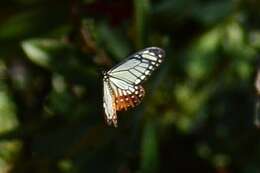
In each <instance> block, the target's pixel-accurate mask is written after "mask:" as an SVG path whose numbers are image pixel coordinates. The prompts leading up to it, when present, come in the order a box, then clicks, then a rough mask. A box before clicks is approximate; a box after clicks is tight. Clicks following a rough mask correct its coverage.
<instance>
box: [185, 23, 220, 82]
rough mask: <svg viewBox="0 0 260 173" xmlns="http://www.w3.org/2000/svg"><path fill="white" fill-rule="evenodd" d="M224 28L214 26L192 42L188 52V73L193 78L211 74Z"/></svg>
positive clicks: (199, 78) (205, 76) (201, 77)
mask: <svg viewBox="0 0 260 173" xmlns="http://www.w3.org/2000/svg"><path fill="white" fill-rule="evenodd" d="M221 38H222V30H221V29H220V28H218V27H217V28H214V29H212V30H211V31H209V32H207V33H205V34H204V35H202V36H201V37H200V38H199V39H198V40H197V41H196V42H194V43H193V44H192V47H191V48H190V50H189V52H188V55H187V56H188V58H189V61H188V63H187V73H188V75H189V77H190V78H191V79H193V80H201V79H203V78H204V79H205V78H207V77H209V76H210V74H211V73H212V72H213V71H214V65H216V62H217V58H218V57H217V55H216V54H215V52H216V51H217V49H218V46H219V45H220V41H221Z"/></svg>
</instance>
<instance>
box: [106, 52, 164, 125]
mask: <svg viewBox="0 0 260 173" xmlns="http://www.w3.org/2000/svg"><path fill="white" fill-rule="evenodd" d="M164 54H165V53H164V51H163V50H162V49H161V48H158V47H150V48H146V49H143V50H141V51H139V52H137V53H135V54H133V55H131V56H129V57H128V58H127V59H126V60H124V61H123V62H121V63H120V64H118V65H116V66H115V67H113V68H112V69H110V70H109V71H107V72H106V73H105V76H104V103H103V104H104V109H105V114H106V118H107V122H108V124H111V122H113V124H114V126H116V125H117V115H116V111H121V110H127V109H128V108H129V107H135V106H136V105H138V104H139V103H140V102H141V100H142V99H143V97H144V93H145V92H144V89H143V87H142V86H141V83H142V82H143V81H145V80H146V79H147V78H148V77H149V76H150V75H151V73H152V72H153V71H154V70H155V69H156V68H157V67H158V66H159V65H160V64H161V63H162V60H163V57H164Z"/></svg>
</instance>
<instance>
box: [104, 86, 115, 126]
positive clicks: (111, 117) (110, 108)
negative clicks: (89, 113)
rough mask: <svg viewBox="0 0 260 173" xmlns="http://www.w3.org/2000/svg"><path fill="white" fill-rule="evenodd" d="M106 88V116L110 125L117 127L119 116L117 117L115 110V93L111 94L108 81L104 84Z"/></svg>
mask: <svg viewBox="0 0 260 173" xmlns="http://www.w3.org/2000/svg"><path fill="white" fill-rule="evenodd" d="M103 87H104V97H103V107H104V110H105V114H106V119H107V122H108V124H109V125H110V124H111V123H113V124H114V126H117V116H116V109H115V98H114V96H113V93H111V91H110V88H109V86H108V83H107V82H106V81H104V82H103Z"/></svg>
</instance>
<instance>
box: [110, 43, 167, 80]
mask: <svg viewBox="0 0 260 173" xmlns="http://www.w3.org/2000/svg"><path fill="white" fill-rule="evenodd" d="M163 57H164V51H163V50H162V49H160V48H157V47H150V48H146V49H144V50H142V51H139V52H137V53H135V54H133V55H131V56H129V57H128V58H127V59H126V60H125V61H123V62H122V63H120V64H119V65H117V66H115V67H114V68H112V69H111V70H109V71H108V74H109V75H110V76H113V77H117V78H119V79H122V80H124V81H127V82H129V83H132V84H135V85H138V84H140V83H141V82H143V81H145V80H146V79H147V77H148V76H150V75H151V73H152V72H153V71H154V70H155V69H156V68H157V67H158V66H159V65H160V64H161V63H162V60H163Z"/></svg>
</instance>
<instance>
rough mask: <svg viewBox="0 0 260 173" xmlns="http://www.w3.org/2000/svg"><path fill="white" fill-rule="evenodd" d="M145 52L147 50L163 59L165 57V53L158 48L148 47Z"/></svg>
mask: <svg viewBox="0 0 260 173" xmlns="http://www.w3.org/2000/svg"><path fill="white" fill-rule="evenodd" d="M145 50H149V51H150V52H153V53H155V54H156V55H157V56H159V55H160V56H159V57H161V58H163V57H164V56H165V51H164V50H163V49H162V48H159V47H155V46H153V47H148V48H146V49H145Z"/></svg>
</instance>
